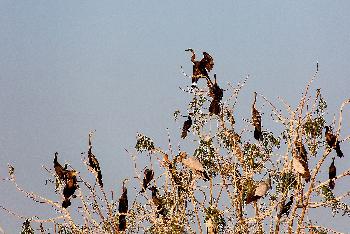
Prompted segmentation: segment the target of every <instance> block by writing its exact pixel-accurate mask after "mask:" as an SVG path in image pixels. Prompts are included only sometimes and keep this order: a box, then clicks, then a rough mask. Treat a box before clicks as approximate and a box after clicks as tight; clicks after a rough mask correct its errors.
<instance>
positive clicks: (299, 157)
mask: <svg viewBox="0 0 350 234" xmlns="http://www.w3.org/2000/svg"><path fill="white" fill-rule="evenodd" d="M294 145H295V149H294V150H293V168H294V170H296V171H297V172H298V173H299V174H301V176H302V177H303V178H304V179H305V181H306V182H309V181H310V178H311V175H310V171H309V164H308V161H307V152H306V149H305V147H304V145H303V143H302V142H301V141H300V140H296V141H295V142H294Z"/></svg>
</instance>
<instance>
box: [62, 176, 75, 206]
mask: <svg viewBox="0 0 350 234" xmlns="http://www.w3.org/2000/svg"><path fill="white" fill-rule="evenodd" d="M65 180H66V185H65V186H64V188H63V196H64V201H63V202H62V207H63V208H67V207H68V206H70V205H71V202H70V197H71V196H73V195H74V193H75V190H76V189H77V188H78V187H79V186H78V183H77V172H76V171H74V170H71V171H70V170H68V171H67V173H66V174H65Z"/></svg>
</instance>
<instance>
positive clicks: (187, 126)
mask: <svg viewBox="0 0 350 234" xmlns="http://www.w3.org/2000/svg"><path fill="white" fill-rule="evenodd" d="M191 126H192V119H191V116H189V115H188V116H187V120H186V121H185V122H184V125H183V127H182V133H181V138H182V139H185V138H186V137H187V133H188V132H189V131H190V128H191Z"/></svg>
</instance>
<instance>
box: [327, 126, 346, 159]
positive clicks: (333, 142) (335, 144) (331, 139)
mask: <svg viewBox="0 0 350 234" xmlns="http://www.w3.org/2000/svg"><path fill="white" fill-rule="evenodd" d="M325 129H326V132H325V136H326V142H327V144H328V145H329V147H331V148H333V149H335V152H337V156H338V157H339V158H341V157H344V154H343V152H342V151H341V149H340V145H339V141H338V139H337V136H336V135H334V134H333V133H332V132H331V131H330V129H329V126H326V127H325Z"/></svg>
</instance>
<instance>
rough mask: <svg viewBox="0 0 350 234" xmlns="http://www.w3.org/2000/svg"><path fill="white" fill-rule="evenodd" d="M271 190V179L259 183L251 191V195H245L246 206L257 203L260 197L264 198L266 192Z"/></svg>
mask: <svg viewBox="0 0 350 234" xmlns="http://www.w3.org/2000/svg"><path fill="white" fill-rule="evenodd" d="M270 188H271V178H270V177H269V178H268V179H266V180H265V181H261V182H260V183H259V184H258V185H257V186H256V187H255V189H254V190H253V192H252V193H250V194H248V195H247V198H246V204H249V203H251V202H253V201H257V200H258V199H260V198H261V197H263V196H265V195H266V193H267V191H268V190H269V189H270Z"/></svg>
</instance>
